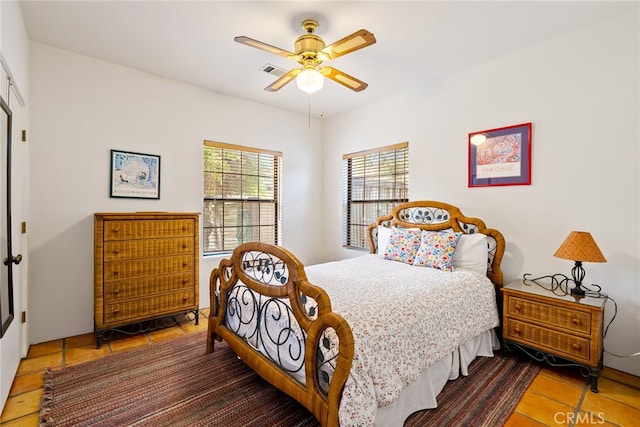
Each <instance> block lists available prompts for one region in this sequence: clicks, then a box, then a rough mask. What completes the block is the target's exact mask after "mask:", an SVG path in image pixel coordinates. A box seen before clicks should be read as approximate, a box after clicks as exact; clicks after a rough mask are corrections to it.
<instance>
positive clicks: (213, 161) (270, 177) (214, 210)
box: [203, 141, 282, 254]
mask: <svg viewBox="0 0 640 427" xmlns="http://www.w3.org/2000/svg"><path fill="white" fill-rule="evenodd" d="M281 162H282V153H280V152H277V151H269V150H261V149H257V148H251V147H242V146H238V145H232V144H224V143H221V142H212V141H205V142H204V206H203V252H204V253H205V254H208V253H216V252H228V251H232V250H233V249H235V247H236V246H238V245H240V244H242V243H245V242H250V241H260V242H265V243H271V244H279V243H280V236H281V234H282V233H281V229H280V170H281Z"/></svg>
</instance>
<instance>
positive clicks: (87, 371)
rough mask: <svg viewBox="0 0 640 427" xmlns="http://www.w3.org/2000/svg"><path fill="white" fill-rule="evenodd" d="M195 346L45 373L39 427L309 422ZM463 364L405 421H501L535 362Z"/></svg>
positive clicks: (281, 397) (219, 353) (168, 346)
mask: <svg viewBox="0 0 640 427" xmlns="http://www.w3.org/2000/svg"><path fill="white" fill-rule="evenodd" d="M205 346H206V334H205V333H204V332H199V333H195V334H190V335H187V336H185V337H181V338H178V339H175V340H171V341H167V342H163V343H159V344H153V345H151V346H150V347H146V348H143V349H139V350H131V351H127V352H122V353H118V354H115V355H111V356H107V357H103V358H101V359H97V360H94V361H91V362H87V363H83V364H80V365H74V366H71V367H68V368H64V369H62V370H58V371H54V370H51V369H48V370H47V372H46V373H45V377H44V394H43V398H42V403H41V408H40V414H41V426H109V427H112V426H154V427H157V426H189V427H191V426H224V427H245V426H259V427H263V426H270V427H275V426H282V427H295V426H300V427H302V426H318V422H317V421H316V420H315V418H314V417H313V416H312V415H311V414H310V413H309V412H308V411H307V410H306V409H304V408H303V407H302V406H301V405H300V404H298V403H297V402H296V401H294V400H293V399H291V398H289V397H288V396H286V395H285V394H284V393H282V392H280V391H279V390H277V389H276V388H274V387H272V386H271V385H270V384H268V383H267V382H266V381H264V380H263V379H262V378H260V377H259V376H258V375H257V374H255V373H254V372H253V371H251V370H250V369H249V368H248V367H247V366H246V365H245V364H244V363H243V362H242V361H241V360H239V359H238V358H237V357H236V356H235V355H234V354H233V352H232V351H231V349H230V348H229V347H228V346H227V345H226V344H225V343H216V349H215V351H214V352H213V353H212V354H210V355H205V354H204V351H205ZM469 370H470V375H469V376H468V377H466V378H460V379H458V380H456V381H450V382H449V383H448V384H447V385H446V386H445V389H444V390H443V392H442V393H441V395H440V396H439V398H438V403H439V408H438V409H435V410H426V411H420V412H417V413H415V414H413V415H411V417H410V418H409V419H407V422H406V423H405V426H407V427H408V426H411V427H418V426H425V425H442V426H444V425H447V426H496V425H500V424H503V423H504V421H506V419H507V418H508V417H509V415H510V414H511V413H512V412H513V409H514V408H515V405H516V404H517V402H518V400H519V399H520V397H521V396H522V394H523V393H524V391H525V390H526V388H527V387H528V386H529V384H530V383H531V381H532V380H533V378H534V377H535V375H536V374H537V372H538V370H539V368H538V367H537V366H536V365H534V364H532V363H530V362H528V361H523V360H520V359H519V358H518V357H517V356H513V357H510V358H508V359H503V358H501V357H499V356H498V357H494V358H485V357H481V358H478V359H477V360H476V361H475V362H474V363H472V364H471V366H470V367H469ZM452 408H455V409H452ZM462 408H464V410H461V409H462Z"/></svg>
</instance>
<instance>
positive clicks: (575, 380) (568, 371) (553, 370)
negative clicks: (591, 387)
mask: <svg viewBox="0 0 640 427" xmlns="http://www.w3.org/2000/svg"><path fill="white" fill-rule="evenodd" d="M540 375H547V376H550V377H553V378H556V379H558V380H561V381H564V382H567V383H570V384H573V385H575V386H578V387H584V386H585V385H586V384H587V383H588V382H589V379H588V378H586V377H583V376H582V375H581V374H580V369H579V368H575V367H553V366H543V368H542V370H541V371H540Z"/></svg>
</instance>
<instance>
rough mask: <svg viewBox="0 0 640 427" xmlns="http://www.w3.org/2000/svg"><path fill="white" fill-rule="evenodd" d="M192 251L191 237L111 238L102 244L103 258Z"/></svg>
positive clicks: (153, 255)
mask: <svg viewBox="0 0 640 427" xmlns="http://www.w3.org/2000/svg"><path fill="white" fill-rule="evenodd" d="M193 252H194V239H193V237H178V238H170V239H147V240H112V241H109V242H105V244H104V260H105V261H116V260H124V259H133V258H150V257H156V256H169V255H182V254H191V253H193Z"/></svg>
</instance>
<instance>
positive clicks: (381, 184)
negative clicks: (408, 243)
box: [342, 142, 409, 249]
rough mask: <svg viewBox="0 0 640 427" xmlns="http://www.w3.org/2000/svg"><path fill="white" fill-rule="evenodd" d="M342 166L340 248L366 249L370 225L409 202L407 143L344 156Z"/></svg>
mask: <svg viewBox="0 0 640 427" xmlns="http://www.w3.org/2000/svg"><path fill="white" fill-rule="evenodd" d="M342 165H343V166H342V167H343V179H344V187H343V211H344V212H343V218H344V238H343V245H344V246H345V247H349V248H360V249H364V248H368V247H369V240H368V237H367V227H368V226H369V224H371V223H373V222H375V220H376V219H378V217H379V216H381V215H386V214H388V213H389V212H390V211H391V209H393V208H394V207H395V206H397V205H398V204H400V203H403V202H407V201H408V199H407V197H408V188H409V143H408V142H403V143H400V144H395V145H389V146H386V147H381V148H377V149H373V150H367V151H360V152H358V153H351V154H345V155H344V156H342Z"/></svg>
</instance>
